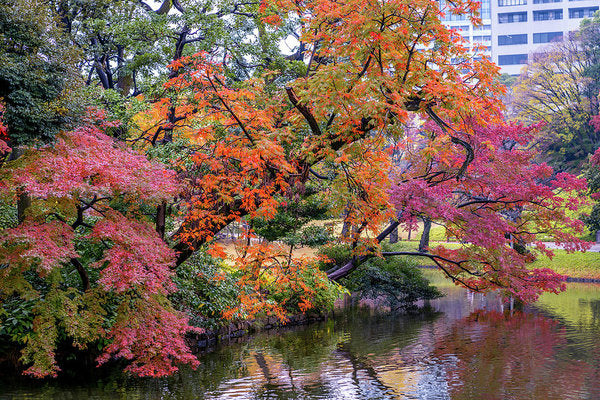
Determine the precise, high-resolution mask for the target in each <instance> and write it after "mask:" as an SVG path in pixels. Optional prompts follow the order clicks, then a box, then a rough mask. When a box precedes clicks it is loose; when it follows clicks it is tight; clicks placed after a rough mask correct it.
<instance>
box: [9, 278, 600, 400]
mask: <svg viewBox="0 0 600 400" xmlns="http://www.w3.org/2000/svg"><path fill="white" fill-rule="evenodd" d="M430 274H431V273H430ZM432 278H433V279H435V280H436V281H437V280H438V279H437V277H436V276H434V275H432ZM440 285H441V289H442V290H443V291H444V292H445V293H446V296H445V297H444V298H441V299H437V300H435V301H432V302H431V303H430V307H431V310H430V311H429V312H426V313H422V314H419V315H413V316H406V315H397V314H390V313H385V312H375V311H373V310H368V309H356V308H348V309H344V310H337V311H336V314H335V316H334V317H333V318H330V319H329V320H328V321H325V322H322V323H319V324H313V325H309V326H305V327H300V328H296V329H288V330H282V331H279V332H272V333H268V334H260V335H256V336H255V337H253V338H251V339H250V340H246V341H244V342H243V343H236V344H230V345H228V346H222V347H221V348H219V349H217V350H216V351H215V352H212V353H210V354H208V355H205V356H203V357H202V365H201V367H199V368H198V369H197V370H196V371H189V370H185V371H182V372H181V373H179V374H178V375H176V376H174V377H171V378H169V379H162V380H150V379H132V378H124V377H122V376H120V377H115V378H104V379H103V380H100V381H98V380H94V381H92V382H88V383H72V382H71V383H64V382H62V383H45V384H36V385H27V386H24V385H23V384H20V385H8V384H4V387H2V386H0V399H140V400H141V399H369V400H370V399H428V400H429V399H432V400H434V399H477V400H481V399H484V400H492V399H503V400H506V399H544V400H550V399H557V400H558V399H560V400H562V399H600V336H599V333H600V329H599V328H600V286H599V285H593V284H576V283H573V284H570V285H569V288H568V290H567V291H566V292H565V293H562V294H560V295H558V296H557V295H544V296H543V297H542V298H541V299H540V301H538V302H537V303H536V304H534V305H532V306H527V307H526V308H525V309H524V310H523V311H522V312H518V311H510V310H507V309H506V306H505V305H504V304H503V303H502V301H501V299H500V298H499V297H497V296H493V295H488V296H483V295H480V294H471V293H468V292H466V291H464V290H461V289H459V288H456V287H453V286H449V285H444V284H443V283H441V284H440Z"/></svg>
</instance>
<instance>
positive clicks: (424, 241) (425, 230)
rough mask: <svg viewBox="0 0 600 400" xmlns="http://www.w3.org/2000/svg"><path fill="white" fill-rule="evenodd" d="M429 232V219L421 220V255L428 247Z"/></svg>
mask: <svg viewBox="0 0 600 400" xmlns="http://www.w3.org/2000/svg"><path fill="white" fill-rule="evenodd" d="M430 231H431V220H430V219H429V218H423V234H422V235H421V241H420V242H419V252H421V253H423V252H425V251H427V248H428V247H429V232H430Z"/></svg>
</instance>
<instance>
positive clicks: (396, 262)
mask: <svg viewBox="0 0 600 400" xmlns="http://www.w3.org/2000/svg"><path fill="white" fill-rule="evenodd" d="M382 247H383V249H382V250H383V251H389V250H390V249H389V248H388V247H389V245H387V244H384V245H383V246H382ZM320 252H321V254H323V255H326V256H327V257H328V258H329V259H331V260H332V261H333V262H331V263H329V264H324V265H322V268H331V267H333V266H334V265H341V264H344V263H346V262H348V261H349V260H350V249H349V248H348V246H343V245H336V246H328V247H324V248H322V249H321V250H320ZM341 283H342V284H343V285H344V286H345V287H346V288H347V289H348V290H349V291H351V292H354V293H358V294H359V295H360V297H361V298H368V299H380V300H383V301H384V302H385V303H387V305H389V306H390V307H392V308H406V307H409V306H411V305H412V304H413V303H414V302H415V301H417V300H426V299H434V298H436V297H440V296H441V294H440V292H439V291H438V290H437V289H436V288H435V287H434V286H431V285H430V284H429V281H428V280H427V279H426V278H425V277H424V276H423V274H422V273H421V270H420V269H419V263H418V260H416V259H413V258H408V257H399V256H393V257H387V258H380V257H372V258H370V259H368V260H367V261H365V262H364V263H362V264H361V265H360V266H359V267H358V268H357V269H356V270H355V271H354V272H352V273H351V274H350V275H349V276H347V277H346V278H344V279H343V280H342V282H341Z"/></svg>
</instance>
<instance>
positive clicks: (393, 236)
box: [390, 227, 398, 243]
mask: <svg viewBox="0 0 600 400" xmlns="http://www.w3.org/2000/svg"><path fill="white" fill-rule="evenodd" d="M390 243H398V227H396V229H394V230H393V231H392V232H391V233H390Z"/></svg>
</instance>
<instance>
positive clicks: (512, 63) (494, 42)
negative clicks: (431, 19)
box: [440, 0, 600, 75]
mask: <svg viewBox="0 0 600 400" xmlns="http://www.w3.org/2000/svg"><path fill="white" fill-rule="evenodd" d="M440 6H442V7H443V6H445V1H444V0H442V1H440ZM599 9H600V0H481V15H480V17H481V19H482V26H479V27H474V26H472V25H471V24H470V21H469V18H468V17H466V16H465V15H450V14H449V13H448V14H447V15H446V19H445V20H444V24H445V25H447V26H449V27H452V28H456V29H458V30H460V31H461V32H460V33H461V35H462V36H463V37H464V38H465V39H467V40H469V42H470V43H471V46H473V44H475V43H477V44H483V45H484V46H485V47H486V50H485V51H483V52H482V54H485V55H487V56H489V57H490V58H491V59H492V61H493V62H494V63H496V64H497V65H498V66H499V67H500V72H501V73H507V74H510V75H518V74H519V72H520V70H521V68H522V67H523V65H525V64H526V63H527V60H528V58H529V57H530V56H531V53H533V52H535V51H536V50H537V49H539V48H540V47H543V46H547V45H548V44H550V43H551V42H553V41H559V40H562V38H563V37H566V36H567V35H568V34H569V32H572V31H576V30H578V29H579V24H580V23H581V21H582V20H583V19H584V18H591V17H592V16H593V15H594V13H595V12H596V11H598V10H599Z"/></svg>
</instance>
